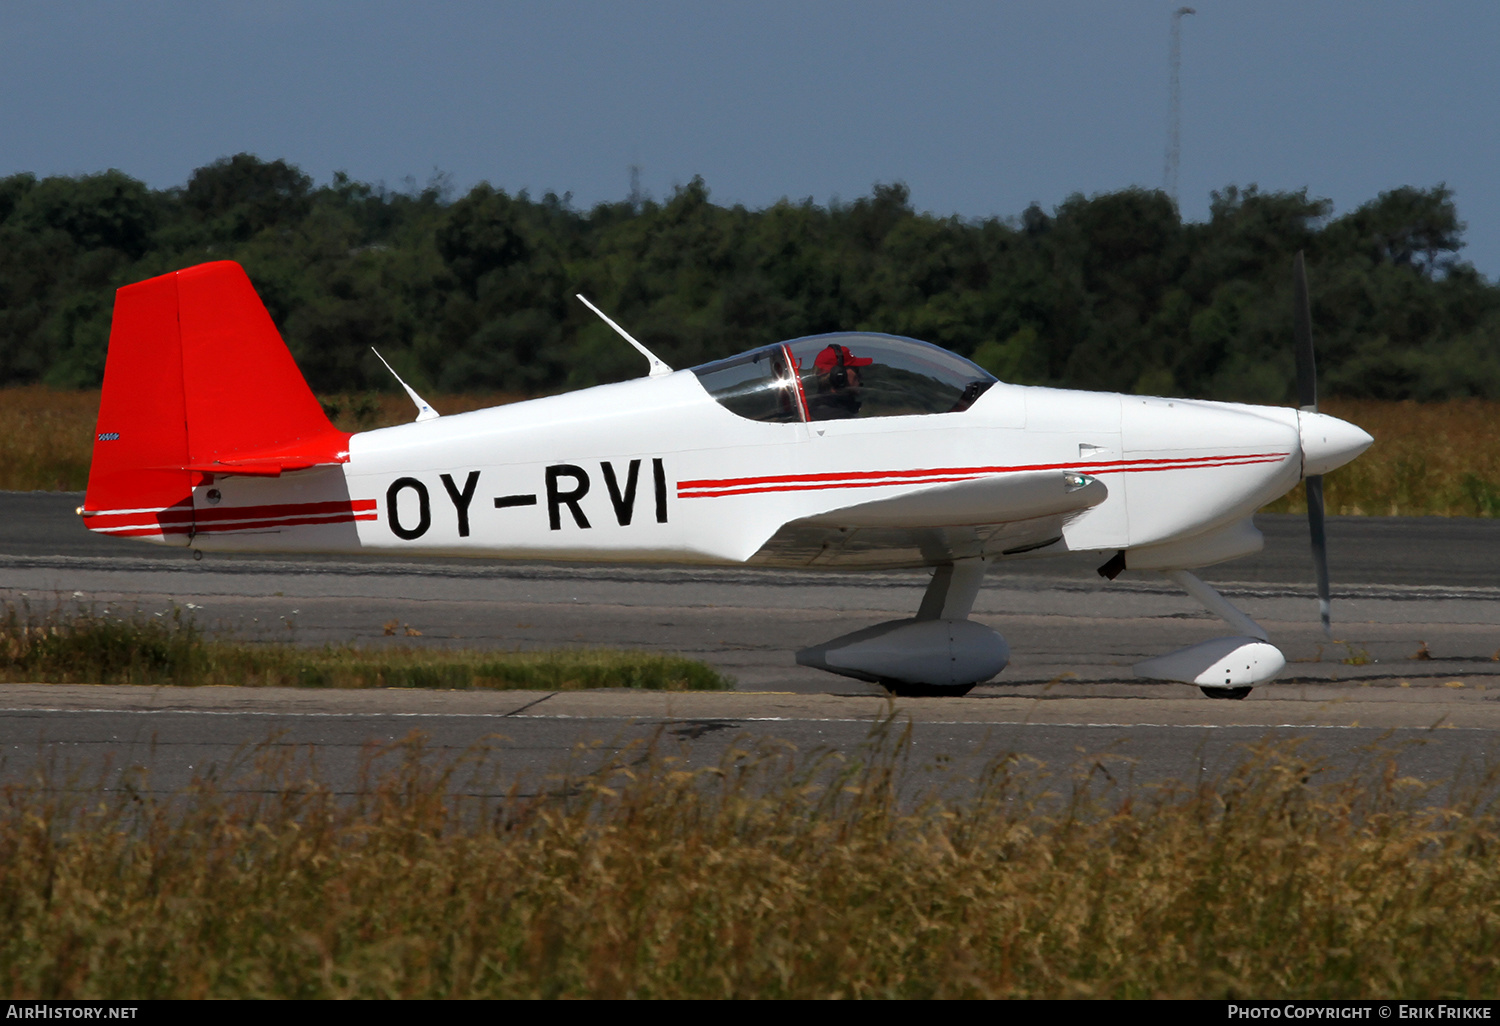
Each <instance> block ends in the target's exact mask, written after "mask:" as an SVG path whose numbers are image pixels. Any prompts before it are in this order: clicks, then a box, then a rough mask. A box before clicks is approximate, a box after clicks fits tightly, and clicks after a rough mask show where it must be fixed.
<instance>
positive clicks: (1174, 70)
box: [1162, 7, 1198, 204]
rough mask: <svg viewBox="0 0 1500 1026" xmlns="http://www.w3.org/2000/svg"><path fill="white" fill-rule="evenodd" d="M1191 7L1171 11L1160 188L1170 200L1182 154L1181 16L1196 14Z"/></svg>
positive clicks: (1175, 199) (1174, 190)
mask: <svg viewBox="0 0 1500 1026" xmlns="http://www.w3.org/2000/svg"><path fill="white" fill-rule="evenodd" d="M1197 13H1198V12H1197V11H1195V10H1193V9H1192V8H1191V7H1179V8H1177V10H1175V11H1173V12H1172V45H1171V55H1170V56H1169V58H1168V60H1169V61H1170V63H1171V66H1172V67H1171V77H1172V87H1171V99H1170V100H1169V101H1168V103H1169V107H1170V109H1169V111H1168V113H1167V160H1166V167H1165V169H1164V170H1163V171H1162V189H1163V190H1164V191H1165V192H1166V194H1167V195H1168V196H1170V197H1171V199H1172V202H1173V203H1174V204H1175V203H1176V202H1177V162H1178V160H1179V159H1180V158H1181V156H1182V138H1181V137H1182V18H1183V16H1184V15H1187V14H1197Z"/></svg>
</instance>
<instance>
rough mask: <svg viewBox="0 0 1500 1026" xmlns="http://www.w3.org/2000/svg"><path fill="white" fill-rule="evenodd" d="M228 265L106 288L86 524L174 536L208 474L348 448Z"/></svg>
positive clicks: (288, 465)
mask: <svg viewBox="0 0 1500 1026" xmlns="http://www.w3.org/2000/svg"><path fill="white" fill-rule="evenodd" d="M348 449H349V435H348V434H347V433H345V432H342V431H338V430H337V429H335V428H334V426H333V425H332V424H331V423H329V420H328V418H327V416H326V415H324V413H323V409H322V406H321V405H320V404H319V403H318V400H317V399H316V397H314V395H313V393H312V390H311V389H310V388H308V386H307V382H306V380H305V379H304V378H303V377H302V373H301V371H299V370H298V369H297V365H296V362H295V361H294V360H293V359H292V355H291V353H290V352H289V351H288V350H287V348H286V344H285V343H284V342H283V341H282V339H281V335H280V333H279V332H277V330H276V326H275V324H274V323H272V321H271V316H270V314H269V313H267V312H266V308H265V306H264V304H262V303H261V301H260V297H259V296H258V295H256V292H255V289H254V287H253V286H252V285H251V284H250V279H249V278H248V277H247V276H246V274H245V272H244V270H243V269H242V268H241V267H240V266H239V264H236V263H233V262H231V261H218V262H215V263H209V264H200V265H198V266H196V267H190V268H187V269H186V270H182V271H176V272H173V273H171V274H165V275H161V276H160V277H157V278H151V279H148V280H147V281H143V282H139V283H137V284H135V285H127V286H125V287H124V288H122V289H120V290H119V291H118V292H117V293H116V295H115V313H114V321H113V324H112V326H111V328H110V337H109V351H108V353H107V355H106V357H105V364H104V390H103V394H102V396H101V398H100V403H99V421H98V424H97V426H96V429H95V433H94V454H93V462H92V464H91V465H90V468H89V484H88V493H87V495H86V496H85V498H84V507H83V513H84V515H85V516H86V517H87V518H88V521H87V523H88V526H89V528H90V529H91V530H95V531H100V532H103V533H108V534H121V535H130V536H136V537H145V538H152V539H153V540H160V541H165V542H175V543H179V544H186V543H187V541H188V540H189V539H190V538H191V536H192V534H193V510H192V490H193V488H194V487H195V486H197V485H198V484H201V483H202V482H203V481H204V480H205V479H206V478H207V477H208V476H209V475H216V474H249V475H255V476H270V477H275V476H279V475H280V474H282V473H284V472H287V471H293V470H301V469H305V468H307V467H311V466H317V465H321V464H330V463H342V462H345V461H346V460H347V459H348V458H349V454H348Z"/></svg>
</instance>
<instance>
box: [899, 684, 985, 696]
mask: <svg viewBox="0 0 1500 1026" xmlns="http://www.w3.org/2000/svg"><path fill="white" fill-rule="evenodd" d="M880 686H881V687H883V688H885V689H886V690H887V691H889V692H890V693H891V694H893V695H895V696H896V697H897V698H959V697H961V696H963V695H967V694H968V693H969V692H970V691H973V690H974V688H975V687H977V686H978V682H977V681H976V682H975V683H974V684H908V683H906V682H905V681H899V680H883V681H881V682H880Z"/></svg>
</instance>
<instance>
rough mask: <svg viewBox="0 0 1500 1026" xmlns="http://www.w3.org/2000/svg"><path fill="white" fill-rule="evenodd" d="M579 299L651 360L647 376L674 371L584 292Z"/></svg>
mask: <svg viewBox="0 0 1500 1026" xmlns="http://www.w3.org/2000/svg"><path fill="white" fill-rule="evenodd" d="M578 299H579V301H580V302H581V303H583V305H584V306H586V307H588V308H589V309H590V310H592V311H594V313H596V314H598V315H599V319H600V320H601V321H603V322H604V323H605V324H608V325H609V326H610V327H611V328H613V329H614V331H615V334H616V335H619V336H620V337H621V338H623V339H624V340H625V341H626V342H629V343H630V344H631V345H633V346H635V348H636V351H637V352H639V353H640V354H641V355H642V356H644V357H645V358H646V359H647V360H648V361H650V364H651V371H650V373H649V374H648V375H647V377H652V378H659V377H661V376H662V375H663V374H671V373H672V368H671V367H668V366H667V365H666V364H665V363H663V362H662V361H661V359H660V358H659V357H658V356H657V355H656V354H655V353H653V352H652V351H651V350H649V349H647V348H646V347H645V346H643V345H641V344H640V343H639V342H637V341H636V340H635V338H634V337H633V336H632V335H631V334H630V332H628V331H626V330H625V329H624V328H622V327H620V326H619V325H618V324H616V323H615V322H614V321H612V320H610V319H609V315H607V314H606V313H605V312H604V311H603V310H601V309H599V308H598V307H597V306H595V305H594V304H593V303H590V302H589V301H588V299H587V298H586V297H585V296H584V295H583V293H581V292H580V293H578Z"/></svg>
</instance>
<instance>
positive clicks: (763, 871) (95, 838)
mask: <svg viewBox="0 0 1500 1026" xmlns="http://www.w3.org/2000/svg"><path fill="white" fill-rule="evenodd" d="M277 750H280V751H284V748H273V747H270V746H268V747H267V748H266V749H264V750H263V752H262V757H263V758H264V759H265V760H266V761H265V762H263V763H261V764H260V765H259V767H258V769H257V771H256V772H254V773H252V774H248V775H246V776H245V777H240V776H237V775H235V774H228V775H225V776H223V777H222V778H215V777H205V778H203V779H200V780H199V781H198V782H197V783H196V784H195V785H194V786H193V787H191V788H189V789H188V790H187V791H185V792H184V793H182V794H179V795H176V796H172V797H169V798H167V799H156V798H153V797H152V796H151V795H150V794H149V793H148V792H145V791H142V790H137V789H135V788H131V787H125V788H123V789H115V790H114V791H112V792H109V793H104V792H99V791H92V790H88V789H83V790H78V789H71V790H70V789H68V788H66V787H58V786H55V782H48V781H46V780H39V781H38V782H37V783H36V784H33V785H30V786H11V787H9V788H7V789H6V790H5V791H4V793H3V798H0V909H3V910H4V916H5V922H6V924H7V928H6V930H5V931H4V932H3V933H0V981H3V982H0V986H3V987H4V989H5V992H6V993H7V994H8V995H9V996H10V997H11V998H13V999H32V998H80V999H88V998H99V997H110V998H115V999H125V998H201V997H217V998H243V997H256V998H266V997H290V998H326V997H361V998H390V997H425V998H433V997H440V998H496V997H501V998H516V997H549V998H550V997H601V998H609V997H648V998H674V997H759V998H775V997H802V998H806V997H1025V998H1055V997H1108V998H1129V997H1197V998H1205V997H1206V998H1223V997H1234V996H1255V997H1262V998H1270V997H1302V998H1370V997H1382V998H1394V997H1407V998H1423V997H1427V998H1431V997H1439V996H1446V997H1469V998H1473V997H1480V996H1488V995H1493V994H1494V993H1495V992H1496V990H1497V989H1500V956H1497V954H1496V947H1495V943H1494V941H1495V936H1496V932H1497V930H1500V862H1497V860H1496V859H1495V852H1496V848H1497V844H1500V830H1497V828H1500V819H1497V816H1496V812H1495V808H1494V797H1495V793H1496V789H1495V783H1496V782H1495V780H1494V779H1493V778H1490V779H1487V780H1485V781H1483V782H1482V784H1481V785H1480V786H1477V787H1475V788H1473V789H1471V790H1470V791H1469V793H1468V794H1467V795H1466V796H1465V797H1462V798H1459V799H1457V800H1455V801H1452V802H1450V803H1446V804H1441V805H1435V804H1433V803H1432V802H1430V800H1429V792H1428V791H1427V789H1425V788H1424V787H1423V786H1421V785H1419V784H1417V783H1416V782H1414V781H1411V780H1406V779H1402V778H1400V777H1399V775H1398V774H1397V772H1396V770H1395V765H1394V762H1393V761H1385V760H1382V759H1375V760H1373V761H1372V763H1371V765H1370V767H1369V770H1368V771H1367V772H1359V773H1355V774H1353V775H1349V776H1342V777H1335V776H1332V775H1331V774H1327V773H1320V772H1319V767H1318V766H1317V765H1316V764H1315V763H1313V762H1311V761H1310V760H1308V759H1307V758H1306V757H1305V756H1304V755H1303V754H1302V752H1301V750H1300V749H1298V748H1296V747H1293V746H1276V745H1269V744H1268V745H1264V746H1262V747H1259V748H1257V749H1255V750H1253V751H1252V752H1250V754H1249V755H1248V756H1247V757H1246V758H1245V760H1244V762H1243V763H1242V764H1241V765H1239V766H1238V767H1237V768H1235V769H1233V770H1232V771H1230V772H1228V773H1226V774H1225V775H1223V776H1222V777H1220V778H1218V779H1216V780H1212V781H1205V782H1202V783H1197V784H1181V785H1171V786H1165V787H1160V788H1152V789H1148V788H1136V789H1134V792H1133V794H1131V795H1125V794H1124V793H1122V792H1121V791H1118V790H1115V789H1114V788H1113V787H1112V785H1109V784H1106V783H1105V782H1104V778H1103V776H1101V775H1100V774H1098V773H1094V772H1086V773H1085V774H1084V775H1081V776H1078V777H1076V778H1073V779H1068V778H1066V777H1062V778H1058V777H1049V776H1048V775H1047V774H1046V773H1045V772H1044V771H1043V770H1042V769H1041V768H1040V767H1037V766H1034V765H1028V764H1027V763H1026V761H1025V760H1021V759H1017V758H1015V757H1013V756H999V757H997V758H996V759H994V760H993V761H992V762H991V763H990V765H989V767H988V768H987V769H986V771H985V772H984V773H983V774H982V775H981V777H980V778H979V779H978V780H977V781H975V782H973V783H972V784H970V785H967V786H964V787H962V788H961V789H957V790H956V789H955V788H954V787H952V786H950V787H949V788H948V790H947V796H946V797H938V796H932V797H928V798H926V799H917V798H915V797H913V795H912V794H911V787H912V786H913V784H914V782H915V781H916V778H917V776H918V774H917V773H915V772H913V771H909V770H908V768H907V766H906V758H907V756H908V752H909V749H908V748H907V747H906V746H905V744H904V743H903V739H901V738H899V737H897V736H896V735H895V732H894V731H893V729H892V725H891V724H890V723H889V722H887V723H885V724H883V725H881V727H880V728H878V729H877V730H876V732H875V735H874V738H873V741H872V743H871V745H870V747H869V748H867V749H866V750H865V751H863V752H860V753H857V754H856V755H854V756H852V757H850V758H848V759H844V758H840V757H837V756H834V755H830V754H827V753H823V754H814V755H809V756H799V755H798V754H797V753H795V752H793V751H791V750H789V749H786V748H784V747H783V748H775V747H768V746H764V745H741V746H739V747H738V748H732V749H731V750H730V751H728V752H727V753H726V754H725V755H724V757H723V758H722V760H721V761H720V762H719V763H718V764H717V765H713V766H710V767H709V768H706V769H697V770H694V769H689V768H688V766H687V765H686V764H685V763H684V762H682V761H681V760H680V759H678V758H673V757H668V756H667V755H666V754H664V752H663V750H662V749H661V748H660V747H659V746H652V747H651V748H649V749H647V750H644V751H643V750H639V749H635V750H627V751H626V752H624V753H622V754H621V755H620V756H619V757H618V758H616V759H614V760H612V761H611V762H610V763H609V764H608V765H606V766H605V767H604V768H602V769H600V770H598V771H597V772H594V773H591V774H584V775H577V774H570V775H568V776H566V777H564V778H562V779H558V780H556V781H555V782H554V786H552V787H550V788H547V789H544V793H543V794H541V795H540V796H539V797H530V798H528V797H522V796H521V795H520V794H519V792H518V791H515V790H512V791H511V793H510V797H508V798H506V799H503V800H499V801H489V802H481V801H479V800H477V799H467V800H466V799H460V798H456V797H453V796H454V795H456V794H460V793H465V792H469V791H470V790H471V786H472V785H471V784H469V783H468V781H470V778H471V777H472V776H473V775H476V774H477V775H478V776H479V777H480V778H483V779H490V778H487V777H486V773H487V772H489V771H490V770H492V769H493V767H492V766H489V764H488V763H487V760H486V759H485V757H484V756H483V754H482V753H478V754H476V755H475V756H474V757H473V758H472V759H471V760H469V761H466V762H465V761H461V762H458V763H453V764H448V765H441V764H438V763H437V762H436V761H435V760H434V759H432V758H428V757H424V754H423V752H422V751H421V747H420V742H419V741H417V740H415V739H410V740H409V741H408V742H407V743H406V744H405V745H404V746H401V747H399V748H398V750H396V751H394V752H393V753H389V754H388V755H387V756H386V758H385V760H384V761H383V762H382V761H377V762H376V763H374V764H373V766H372V769H371V772H370V776H369V778H368V779H367V782H366V784H365V785H364V786H362V787H361V788H360V789H359V792H358V794H357V796H356V797H354V798H352V799H351V798H348V797H347V796H345V797H340V796H336V795H335V794H334V793H333V792H332V791H331V790H330V788H329V787H328V786H327V785H325V784H323V783H320V782H319V781H318V780H317V779H315V777H313V776H311V775H309V772H308V771H307V770H306V768H305V767H300V766H295V765H293V764H292V763H290V762H288V761H287V760H286V759H285V758H284V757H276V756H273V755H272V753H273V752H274V751H277ZM1085 765H1087V764H1085ZM1094 765H1095V766H1097V765H1098V764H1097V763H1095V764H1094ZM487 767H489V769H488V770H487ZM923 779H931V778H930V777H924V778H923Z"/></svg>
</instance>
